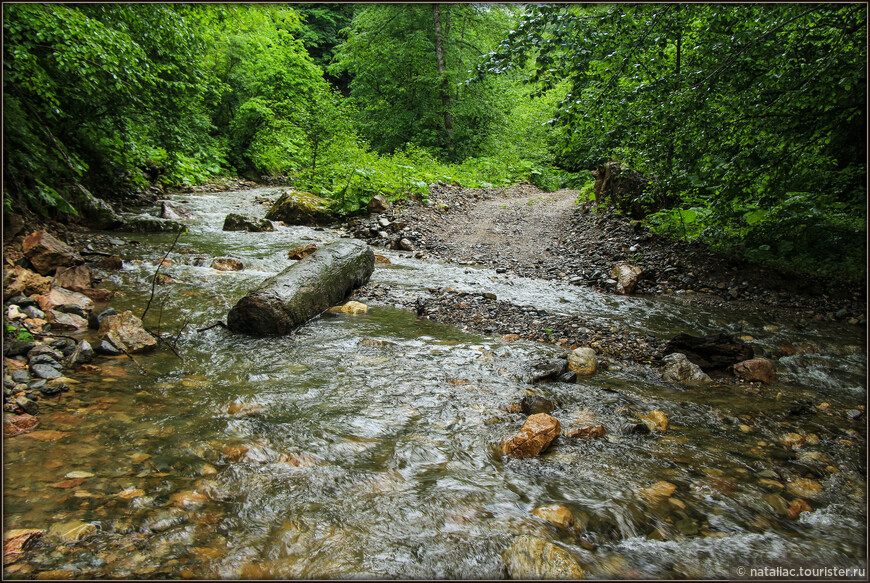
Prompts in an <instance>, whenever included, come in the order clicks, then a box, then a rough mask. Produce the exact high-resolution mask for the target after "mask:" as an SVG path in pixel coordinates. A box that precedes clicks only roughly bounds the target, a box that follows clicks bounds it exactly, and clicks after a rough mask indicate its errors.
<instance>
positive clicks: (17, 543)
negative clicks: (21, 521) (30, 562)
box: [3, 528, 45, 565]
mask: <svg viewBox="0 0 870 583" xmlns="http://www.w3.org/2000/svg"><path fill="white" fill-rule="evenodd" d="M44 534H45V531H44V530H40V529H36V528H16V529H13V530H7V531H6V532H4V533H3V564H4V565H11V564H12V563H14V562H15V561H17V560H18V559H20V558H21V557H23V556H24V551H26V550H27V549H28V548H30V547H31V546H32V545H33V543H35V542H36V541H38V540H39V539H40V538H42V535H44Z"/></svg>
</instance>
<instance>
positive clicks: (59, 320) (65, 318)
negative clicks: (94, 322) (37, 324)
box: [45, 310, 88, 332]
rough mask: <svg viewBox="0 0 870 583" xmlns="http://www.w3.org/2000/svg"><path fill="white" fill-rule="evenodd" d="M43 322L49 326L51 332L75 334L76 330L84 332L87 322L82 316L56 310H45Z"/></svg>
mask: <svg viewBox="0 0 870 583" xmlns="http://www.w3.org/2000/svg"><path fill="white" fill-rule="evenodd" d="M45 320H46V322H48V323H49V324H51V329H52V330H67V331H70V332H75V331H76V330H86V329H87V327H88V321H87V320H85V319H84V318H83V317H82V316H78V315H76V314H70V313H66V312H61V311H58V310H46V311H45Z"/></svg>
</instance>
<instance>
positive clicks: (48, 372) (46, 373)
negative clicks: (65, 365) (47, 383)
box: [30, 364, 63, 379]
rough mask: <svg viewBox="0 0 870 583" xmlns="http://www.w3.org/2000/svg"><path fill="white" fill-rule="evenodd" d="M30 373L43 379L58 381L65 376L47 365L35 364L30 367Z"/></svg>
mask: <svg viewBox="0 0 870 583" xmlns="http://www.w3.org/2000/svg"><path fill="white" fill-rule="evenodd" d="M30 372H32V373H33V374H34V375H36V376H37V377H39V378H41V379H56V378H60V377H61V376H63V375H61V374H60V371H58V370H57V369H56V368H54V367H53V366H49V365H47V364H34V365H33V366H31V367H30Z"/></svg>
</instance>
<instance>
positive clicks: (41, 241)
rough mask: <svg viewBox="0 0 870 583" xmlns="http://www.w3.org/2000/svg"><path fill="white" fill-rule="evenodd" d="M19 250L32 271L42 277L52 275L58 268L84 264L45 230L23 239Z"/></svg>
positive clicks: (75, 254)
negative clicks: (22, 252)
mask: <svg viewBox="0 0 870 583" xmlns="http://www.w3.org/2000/svg"><path fill="white" fill-rule="evenodd" d="M21 249H22V251H24V256H25V257H27V258H28V259H29V260H30V264H31V265H33V269H34V270H35V271H36V272H38V273H40V274H42V275H48V274H50V273H51V274H53V273H54V271H55V269H56V268H58V267H68V266H71V265H78V264H80V263H84V262H85V260H84V259H82V257H81V255H79V254H78V253H77V252H76V251H75V250H74V249H73V248H72V247H70V246H69V245H67V244H66V243H63V242H62V241H58V240H57V239H55V238H54V237H53V236H51V234H49V233H48V232H47V231H45V230H40V231H35V232H33V233H31V234H29V235H28V236H27V237H25V238H24V241H23V242H22V243H21Z"/></svg>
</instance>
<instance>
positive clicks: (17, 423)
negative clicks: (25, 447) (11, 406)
mask: <svg viewBox="0 0 870 583" xmlns="http://www.w3.org/2000/svg"><path fill="white" fill-rule="evenodd" d="M37 425H39V419H38V418H36V417H34V416H33V415H28V414H27V413H24V414H23V415H6V414H4V415H3V435H5V436H6V437H14V436H16V435H18V434H20V433H24V432H26V431H30V430H31V429H33V428H35V427H36V426H37Z"/></svg>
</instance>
